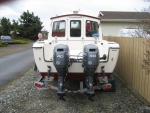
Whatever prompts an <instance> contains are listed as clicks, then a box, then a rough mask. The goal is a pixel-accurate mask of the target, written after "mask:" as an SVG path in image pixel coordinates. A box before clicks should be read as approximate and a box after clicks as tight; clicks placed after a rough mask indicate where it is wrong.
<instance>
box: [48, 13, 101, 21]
mask: <svg viewBox="0 0 150 113" xmlns="http://www.w3.org/2000/svg"><path fill="white" fill-rule="evenodd" d="M66 16H84V17H89V18H94V19H98V20H100V19H101V18H100V17H95V16H91V15H85V14H65V15H59V16H54V17H51V18H50V19H55V18H61V17H66Z"/></svg>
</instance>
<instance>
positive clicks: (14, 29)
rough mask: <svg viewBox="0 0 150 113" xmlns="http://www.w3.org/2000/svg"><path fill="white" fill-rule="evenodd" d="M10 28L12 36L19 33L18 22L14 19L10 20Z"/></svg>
mask: <svg viewBox="0 0 150 113" xmlns="http://www.w3.org/2000/svg"><path fill="white" fill-rule="evenodd" d="M11 30H12V36H13V37H17V34H19V32H18V31H19V23H18V21H16V20H13V21H12V25H11Z"/></svg>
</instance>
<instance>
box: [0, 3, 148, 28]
mask: <svg viewBox="0 0 150 113" xmlns="http://www.w3.org/2000/svg"><path fill="white" fill-rule="evenodd" d="M3 1H4V0H3ZM149 6H150V0H9V1H8V2H0V19H1V18H2V17H6V18H9V19H10V20H11V21H12V20H13V19H15V20H18V18H19V17H20V15H21V14H22V13H23V12H24V11H27V10H29V12H30V13H31V12H34V15H35V16H38V17H40V20H41V21H42V22H43V26H44V28H43V30H49V28H50V27H49V26H50V17H52V16H56V15H58V14H62V13H63V12H68V11H71V10H74V9H75V10H77V9H80V10H81V11H83V12H90V13H91V14H93V15H96V16H97V15H98V13H99V11H141V10H142V9H143V8H148V7H149Z"/></svg>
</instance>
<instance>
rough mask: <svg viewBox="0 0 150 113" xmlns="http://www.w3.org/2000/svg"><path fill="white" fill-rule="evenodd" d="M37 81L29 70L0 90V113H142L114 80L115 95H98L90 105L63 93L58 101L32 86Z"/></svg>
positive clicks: (139, 104)
mask: <svg viewBox="0 0 150 113" xmlns="http://www.w3.org/2000/svg"><path fill="white" fill-rule="evenodd" d="M38 78H39V76H38V73H37V72H34V71H33V69H30V70H29V71H28V72H27V73H26V74H24V76H22V77H21V78H18V79H17V80H14V81H13V82H12V83H10V84H9V85H8V86H6V87H5V89H3V90H1V91H0V113H112V112H113V113H145V112H144V111H145V108H146V105H144V104H143V103H142V102H141V101H140V100H139V99H138V98H137V97H136V96H135V95H134V94H132V93H131V92H130V90H129V89H128V88H127V87H126V86H125V85H124V84H123V83H122V82H121V81H120V80H119V79H117V78H116V86H117V90H116V92H99V91H98V92H96V94H95V97H94V100H95V101H94V102H91V101H89V100H88V99H87V97H86V95H85V94H73V93H67V96H66V97H65V98H66V100H67V101H62V100H59V99H58V97H57V91H54V90H38V89H37V88H35V87H34V86H33V84H34V81H36V80H37V79H38ZM147 113H148V112H147Z"/></svg>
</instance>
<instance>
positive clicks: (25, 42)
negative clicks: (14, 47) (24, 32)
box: [13, 40, 28, 44]
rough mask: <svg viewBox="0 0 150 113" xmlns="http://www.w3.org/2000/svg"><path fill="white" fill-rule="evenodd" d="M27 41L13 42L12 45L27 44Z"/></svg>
mask: <svg viewBox="0 0 150 113" xmlns="http://www.w3.org/2000/svg"><path fill="white" fill-rule="evenodd" d="M27 43H28V41H26V40H13V44H27Z"/></svg>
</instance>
